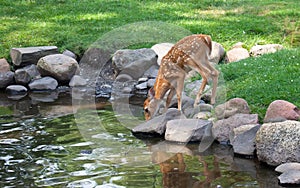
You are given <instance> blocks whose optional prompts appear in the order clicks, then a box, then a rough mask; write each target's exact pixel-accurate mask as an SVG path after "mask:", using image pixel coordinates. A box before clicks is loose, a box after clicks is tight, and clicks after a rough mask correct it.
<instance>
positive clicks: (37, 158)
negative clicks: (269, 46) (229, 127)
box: [0, 96, 280, 188]
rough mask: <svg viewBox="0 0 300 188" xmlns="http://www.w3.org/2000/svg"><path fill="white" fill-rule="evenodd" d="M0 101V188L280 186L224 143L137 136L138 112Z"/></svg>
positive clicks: (64, 102)
mask: <svg viewBox="0 0 300 188" xmlns="http://www.w3.org/2000/svg"><path fill="white" fill-rule="evenodd" d="M0 98H1V96H0ZM4 99H5V97H3V96H2V98H1V100H2V102H1V104H2V105H1V108H0V123H1V125H0V146H1V147H0V167H1V170H0V187H98V188H99V187H182V188H185V187H187V188H190V187H217V186H218V185H221V186H222V187H223V188H225V187H266V188H268V187H280V186H279V185H278V181H277V174H275V173H274V171H273V169H270V168H268V167H266V166H264V165H261V164H259V163H258V162H257V161H256V160H255V159H243V158H239V157H235V156H234V155H233V152H232V149H231V148H230V147H229V146H224V145H219V144H217V143H215V144H213V145H212V146H211V147H210V148H209V149H208V150H207V151H205V152H204V153H200V152H199V151H198V147H199V144H198V143H193V144H176V143H170V142H166V141H164V140H162V139H161V138H147V139H138V138H136V137H135V136H133V135H132V134H131V132H130V130H129V128H128V127H129V126H132V125H129V124H131V123H133V124H134V123H138V122H139V121H142V120H141V119H142V118H141V117H136V118H132V117H122V115H120V114H116V113H115V110H113V106H112V105H111V103H108V102H98V103H97V108H96V109H90V108H83V109H78V108H77V109H76V114H77V115H76V114H73V113H74V111H73V110H70V104H71V101H70V100H69V98H68V96H60V97H59V98H58V99H56V100H55V101H52V102H41V101H39V102H36V101H35V102H32V100H31V99H29V98H25V99H23V100H20V101H10V100H7V101H6V103H5V104H4V102H3V101H4ZM72 109H73V108H72ZM139 109H140V110H141V111H142V108H141V107H140V106H135V113H134V114H138V116H139ZM125 120H127V121H125Z"/></svg>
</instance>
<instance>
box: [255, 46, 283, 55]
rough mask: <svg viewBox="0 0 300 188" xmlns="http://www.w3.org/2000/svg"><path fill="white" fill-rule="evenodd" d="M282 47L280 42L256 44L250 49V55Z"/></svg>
mask: <svg viewBox="0 0 300 188" xmlns="http://www.w3.org/2000/svg"><path fill="white" fill-rule="evenodd" d="M282 49H283V46H282V45H280V44H266V45H256V46H253V47H252V48H251V49H250V55H251V56H254V57H256V56H260V55H263V54H269V53H275V52H277V51H278V50H282Z"/></svg>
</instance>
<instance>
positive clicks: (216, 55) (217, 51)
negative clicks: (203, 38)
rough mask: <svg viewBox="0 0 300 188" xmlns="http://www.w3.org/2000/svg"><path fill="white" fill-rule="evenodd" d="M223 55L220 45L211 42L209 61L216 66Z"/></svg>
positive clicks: (223, 51) (223, 50)
mask: <svg viewBox="0 0 300 188" xmlns="http://www.w3.org/2000/svg"><path fill="white" fill-rule="evenodd" d="M224 55H225V49H224V47H223V46H222V45H221V44H219V43H217V42H214V41H212V50H211V54H210V56H209V61H210V62H213V63H215V64H218V63H219V62H220V61H221V60H222V59H223V57H224Z"/></svg>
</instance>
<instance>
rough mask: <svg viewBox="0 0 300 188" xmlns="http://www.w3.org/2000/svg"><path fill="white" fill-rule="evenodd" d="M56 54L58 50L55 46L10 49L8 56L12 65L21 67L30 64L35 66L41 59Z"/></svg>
mask: <svg viewBox="0 0 300 188" xmlns="http://www.w3.org/2000/svg"><path fill="white" fill-rule="evenodd" d="M57 53H58V48H57V47H56V46H39V47H26V48H12V49H11V50H10V56H11V59H12V62H13V64H14V65H16V66H21V67H23V66H26V65H30V64H37V62H38V60H39V59H40V58H41V57H44V56H46V55H50V54H57Z"/></svg>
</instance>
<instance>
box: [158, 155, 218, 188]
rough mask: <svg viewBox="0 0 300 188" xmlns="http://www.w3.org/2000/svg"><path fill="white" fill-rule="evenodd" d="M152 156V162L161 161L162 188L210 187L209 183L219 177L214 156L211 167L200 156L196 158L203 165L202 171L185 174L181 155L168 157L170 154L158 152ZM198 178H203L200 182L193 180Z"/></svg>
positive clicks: (216, 160) (184, 165)
mask: <svg viewBox="0 0 300 188" xmlns="http://www.w3.org/2000/svg"><path fill="white" fill-rule="evenodd" d="M153 154H154V155H153V160H154V162H158V161H163V162H160V163H159V166H160V171H161V173H162V178H163V182H162V183H163V187H164V188H206V187H211V183H212V182H213V181H214V180H216V179H217V178H218V177H221V171H220V168H219V161H218V159H217V158H216V157H215V156H213V161H212V165H210V164H209V162H207V161H205V160H204V159H203V157H202V156H198V159H199V162H200V163H201V164H202V165H203V170H202V171H201V169H199V172H187V171H186V167H187V166H186V163H185V161H184V155H183V154H182V153H177V154H172V156H170V155H171V154H170V153H166V152H162V151H158V152H155V153H153ZM164 159H166V160H164ZM200 176H203V178H201V180H199V179H196V178H195V177H200ZM203 179H204V180H203Z"/></svg>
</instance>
